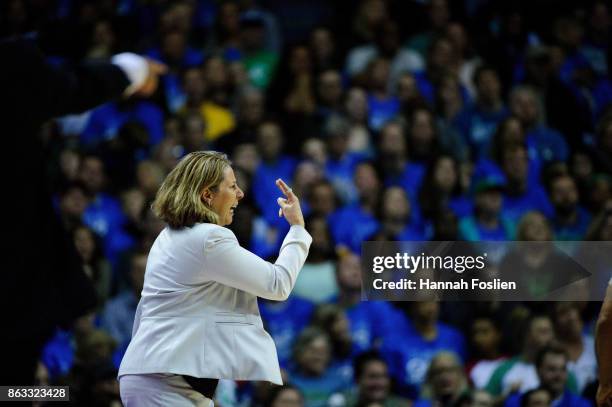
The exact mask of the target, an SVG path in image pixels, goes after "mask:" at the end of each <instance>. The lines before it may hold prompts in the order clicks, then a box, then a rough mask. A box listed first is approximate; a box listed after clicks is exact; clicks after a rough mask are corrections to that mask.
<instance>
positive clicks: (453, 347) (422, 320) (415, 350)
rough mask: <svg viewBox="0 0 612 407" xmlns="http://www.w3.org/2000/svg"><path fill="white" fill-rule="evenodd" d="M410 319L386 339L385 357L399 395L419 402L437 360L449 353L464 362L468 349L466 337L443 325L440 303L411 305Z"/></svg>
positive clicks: (399, 325) (427, 302)
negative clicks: (432, 366) (452, 353)
mask: <svg viewBox="0 0 612 407" xmlns="http://www.w3.org/2000/svg"><path fill="white" fill-rule="evenodd" d="M409 317H410V319H408V318H402V319H398V320H397V322H396V326H395V329H394V332H393V333H392V334H390V335H388V336H387V337H386V338H384V339H383V343H382V346H381V353H382V354H383V356H384V357H385V360H387V363H388V364H389V371H390V372H391V376H392V377H393V378H394V379H395V381H396V383H397V385H398V390H399V393H400V394H402V395H405V396H406V397H409V398H411V399H416V397H417V396H418V393H419V389H420V388H421V386H422V385H423V383H425V381H426V380H427V377H428V376H427V369H428V367H429V366H430V363H431V361H432V360H433V358H434V356H435V355H436V354H437V353H439V352H441V351H449V352H454V353H455V354H456V355H457V356H458V357H459V358H462V359H463V358H465V356H466V349H465V340H464V338H463V334H462V333H461V332H460V331H458V330H457V329H455V328H453V327H451V326H449V325H446V324H444V323H442V322H440V321H439V317H440V305H439V304H438V303H437V302H435V301H423V302H414V303H410V307H409ZM397 343H402V346H397Z"/></svg>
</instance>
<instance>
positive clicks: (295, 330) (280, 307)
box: [259, 294, 314, 368]
mask: <svg viewBox="0 0 612 407" xmlns="http://www.w3.org/2000/svg"><path fill="white" fill-rule="evenodd" d="M259 310H260V312H261V317H262V319H263V320H264V321H266V331H268V332H269V333H270V335H271V336H272V339H274V343H275V344H276V351H277V353H278V360H279V363H280V365H281V367H283V368H287V367H288V365H289V364H290V363H291V352H292V349H293V345H294V343H295V340H296V339H297V337H298V335H299V333H300V332H301V331H302V329H304V328H305V327H306V326H307V325H308V323H309V321H310V319H311V317H312V313H313V311H314V304H313V303H312V302H310V301H308V300H306V299H303V298H300V297H299V296H297V295H295V294H294V295H290V296H289V298H288V299H287V300H286V301H270V300H264V299H262V300H260V301H259Z"/></svg>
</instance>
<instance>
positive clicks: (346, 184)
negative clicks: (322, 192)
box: [325, 153, 365, 203]
mask: <svg viewBox="0 0 612 407" xmlns="http://www.w3.org/2000/svg"><path fill="white" fill-rule="evenodd" d="M364 158H365V156H364V155H363V154H360V153H347V154H345V155H344V156H343V157H342V158H340V159H339V160H336V159H332V158H330V159H328V160H327V162H326V163H325V175H326V177H327V179H328V180H329V181H330V182H331V183H332V185H333V186H334V189H335V190H336V193H337V194H338V196H339V197H340V199H341V200H342V202H344V203H354V202H356V201H357V198H358V196H357V188H356V187H355V182H353V175H354V173H355V167H357V164H359V162H361V161H362V160H363V159H364Z"/></svg>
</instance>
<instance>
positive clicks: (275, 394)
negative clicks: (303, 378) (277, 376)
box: [263, 384, 304, 407]
mask: <svg viewBox="0 0 612 407" xmlns="http://www.w3.org/2000/svg"><path fill="white" fill-rule="evenodd" d="M263 405H264V407H303V406H304V396H302V393H300V391H299V390H298V389H297V388H296V387H294V386H292V385H290V384H285V385H283V386H276V387H274V388H273V389H272V391H271V392H270V394H269V397H268V400H266V402H265V403H264V404H263Z"/></svg>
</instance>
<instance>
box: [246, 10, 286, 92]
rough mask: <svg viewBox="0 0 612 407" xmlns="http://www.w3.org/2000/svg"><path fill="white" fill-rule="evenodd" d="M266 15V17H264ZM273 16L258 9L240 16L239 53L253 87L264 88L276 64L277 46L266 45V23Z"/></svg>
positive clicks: (270, 21)
mask: <svg viewBox="0 0 612 407" xmlns="http://www.w3.org/2000/svg"><path fill="white" fill-rule="evenodd" d="M266 17H267V18H266ZM272 18H273V17H272V16H270V15H269V14H268V15H264V14H262V13H261V12H260V11H250V12H245V13H243V14H242V15H241V16H240V53H241V56H242V61H243V63H244V67H245V68H246V71H247V74H248V76H249V79H250V81H251V84H253V85H254V86H255V87H257V88H259V89H266V88H267V87H268V85H270V82H271V81H272V78H273V77H274V74H275V71H276V67H277V65H278V49H279V47H278V46H274V47H267V46H266V24H268V27H270V23H272V20H271V19H272Z"/></svg>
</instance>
